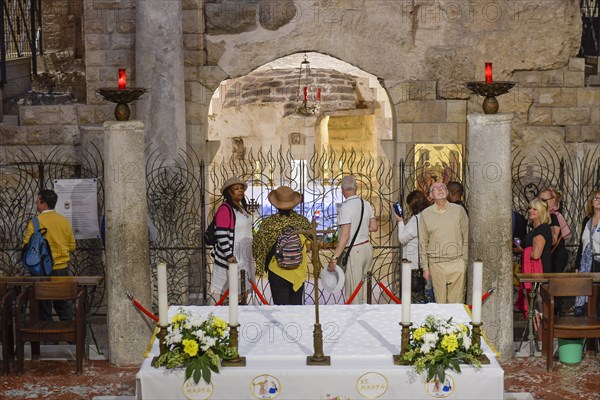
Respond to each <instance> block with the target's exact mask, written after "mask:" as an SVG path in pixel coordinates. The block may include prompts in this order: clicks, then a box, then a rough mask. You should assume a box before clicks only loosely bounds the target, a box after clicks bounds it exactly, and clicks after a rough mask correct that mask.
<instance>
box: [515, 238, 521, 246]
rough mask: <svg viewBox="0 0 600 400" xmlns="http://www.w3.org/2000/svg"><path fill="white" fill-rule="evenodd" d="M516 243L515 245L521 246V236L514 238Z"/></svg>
mask: <svg viewBox="0 0 600 400" xmlns="http://www.w3.org/2000/svg"><path fill="white" fill-rule="evenodd" d="M514 244H515V247H519V246H521V239H519V238H515V240H514Z"/></svg>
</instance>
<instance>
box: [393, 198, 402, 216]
mask: <svg viewBox="0 0 600 400" xmlns="http://www.w3.org/2000/svg"><path fill="white" fill-rule="evenodd" d="M394 212H395V213H396V215H398V216H399V217H401V216H402V206H401V205H400V203H398V202H396V203H394Z"/></svg>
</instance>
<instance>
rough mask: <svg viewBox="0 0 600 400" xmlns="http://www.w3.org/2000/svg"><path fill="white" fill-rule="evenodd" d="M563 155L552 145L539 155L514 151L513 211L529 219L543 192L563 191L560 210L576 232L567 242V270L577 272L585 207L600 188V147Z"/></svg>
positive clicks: (543, 147)
mask: <svg viewBox="0 0 600 400" xmlns="http://www.w3.org/2000/svg"><path fill="white" fill-rule="evenodd" d="M563 154H565V155H566V156H565V155H560V154H559V152H558V150H557V149H556V148H555V147H553V146H551V145H550V144H545V145H543V146H541V147H540V150H539V151H538V152H537V153H531V152H528V153H525V152H523V151H522V150H521V149H519V148H515V149H514V150H513V162H512V168H511V169H512V181H513V209H514V210H515V211H517V212H520V213H521V214H523V215H524V216H527V207H528V204H529V202H530V201H531V200H532V199H533V198H535V197H537V196H538V195H539V193H540V192H541V191H543V190H545V189H546V188H548V187H550V186H551V187H553V188H556V189H558V190H560V191H561V192H562V193H563V198H562V203H561V205H560V209H559V211H560V212H561V213H562V214H563V216H564V217H565V220H566V221H567V223H568V224H569V226H570V228H571V232H572V235H571V237H570V238H569V240H568V241H567V243H566V246H567V249H568V251H569V263H568V266H567V270H574V269H576V268H577V266H575V253H576V252H577V247H578V246H579V239H580V237H581V222H582V221H583V219H584V217H585V204H586V202H587V201H588V200H589V195H590V193H592V191H594V190H599V189H600V146H595V147H594V146H590V147H589V148H588V149H587V150H584V151H583V152H580V153H577V154H572V153H571V152H569V151H567V150H566V149H565V151H564V152H563Z"/></svg>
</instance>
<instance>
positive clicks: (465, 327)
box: [458, 324, 469, 333]
mask: <svg viewBox="0 0 600 400" xmlns="http://www.w3.org/2000/svg"><path fill="white" fill-rule="evenodd" d="M458 326H459V327H460V329H462V331H463V332H464V333H467V332H469V328H467V326H466V325H463V324H458Z"/></svg>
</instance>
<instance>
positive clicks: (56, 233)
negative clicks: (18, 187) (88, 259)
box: [23, 189, 75, 321]
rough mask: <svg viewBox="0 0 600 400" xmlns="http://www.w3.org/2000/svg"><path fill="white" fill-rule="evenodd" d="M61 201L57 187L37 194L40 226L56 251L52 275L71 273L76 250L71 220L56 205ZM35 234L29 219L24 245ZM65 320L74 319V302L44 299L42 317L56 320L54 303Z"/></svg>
mask: <svg viewBox="0 0 600 400" xmlns="http://www.w3.org/2000/svg"><path fill="white" fill-rule="evenodd" d="M57 201H58V195H57V194H56V192H55V191H54V190H50V189H45V190H42V191H40V193H39V194H38V196H37V198H36V202H35V205H36V209H37V211H38V212H39V214H38V216H37V218H38V223H39V226H40V230H43V229H46V233H45V234H44V237H45V238H46V240H47V241H48V245H49V246H50V252H51V253H52V273H51V276H70V275H71V272H70V271H69V268H68V267H69V260H70V259H71V254H70V253H71V252H72V251H74V250H75V236H74V235H73V229H72V228H71V223H70V222H69V220H68V219H67V218H65V217H64V216H62V215H60V214H59V213H57V212H56V211H55V210H54V208H55V207H56V202H57ZM32 234H33V222H32V221H29V224H28V225H27V230H26V231H25V238H24V240H23V246H25V245H26V244H27V243H29V238H30V237H31V235H32ZM53 305H54V310H55V311H56V314H57V315H58V318H59V319H60V320H61V321H71V320H72V319H73V302H72V301H70V300H54V301H51V300H47V301H41V302H40V319H41V320H42V321H52V306H53Z"/></svg>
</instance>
